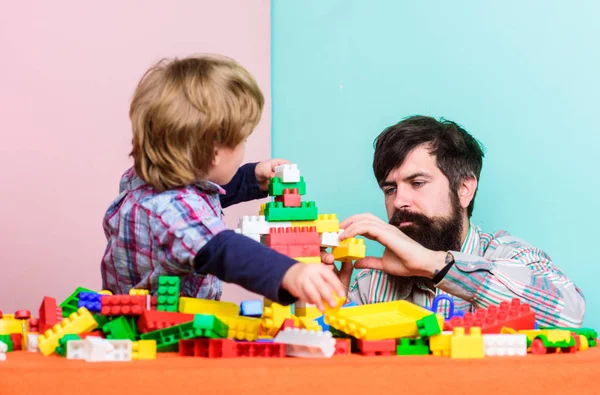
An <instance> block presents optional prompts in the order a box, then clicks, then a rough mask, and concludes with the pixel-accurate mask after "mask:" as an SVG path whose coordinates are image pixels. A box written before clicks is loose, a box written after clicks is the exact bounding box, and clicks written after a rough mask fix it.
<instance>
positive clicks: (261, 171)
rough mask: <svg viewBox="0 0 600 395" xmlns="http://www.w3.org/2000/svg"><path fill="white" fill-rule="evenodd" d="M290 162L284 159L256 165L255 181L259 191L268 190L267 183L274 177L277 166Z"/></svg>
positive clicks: (270, 160)
mask: <svg viewBox="0 0 600 395" xmlns="http://www.w3.org/2000/svg"><path fill="white" fill-rule="evenodd" d="M289 163H290V161H288V160H286V159H269V160H266V161H264V162H260V163H258V164H257V165H256V169H255V170H254V172H255V173H256V181H257V182H258V185H259V186H260V190H261V191H267V190H269V181H270V180H271V178H273V177H275V168H276V167H277V166H279V165H287V164H289Z"/></svg>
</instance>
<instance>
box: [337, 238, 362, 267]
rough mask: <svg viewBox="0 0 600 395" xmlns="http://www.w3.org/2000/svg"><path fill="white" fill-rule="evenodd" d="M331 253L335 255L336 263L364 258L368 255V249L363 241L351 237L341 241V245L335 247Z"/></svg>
mask: <svg viewBox="0 0 600 395" xmlns="http://www.w3.org/2000/svg"><path fill="white" fill-rule="evenodd" d="M331 253H332V254H333V259H335V260H336V261H345V260H352V261H353V260H356V259H360V258H364V257H365V255H366V253H367V247H366V246H365V241H364V240H363V239H356V238H354V237H351V238H349V239H344V240H342V241H340V245H339V246H338V247H333V248H332V250H331Z"/></svg>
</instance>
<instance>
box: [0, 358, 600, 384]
mask: <svg viewBox="0 0 600 395" xmlns="http://www.w3.org/2000/svg"><path fill="white" fill-rule="evenodd" d="M599 375H600V348H591V349H589V350H586V351H583V352H579V353H576V354H552V355H527V356H526V357H487V358H485V359H480V360H452V359H450V358H444V357H434V356H402V357H401V356H390V357H363V356H360V355H343V356H334V357H333V358H331V359H300V358H230V359H204V358H192V357H179V356H178V355H176V354H173V353H166V354H159V356H158V358H157V359H156V360H154V361H133V362H118V363H107V362H104V363H91V362H85V361H75V360H72V361H71V360H67V359H65V358H61V357H58V356H56V355H54V356H50V357H43V356H42V355H41V354H33V353H28V352H24V351H16V352H11V353H8V354H7V360H6V361H4V362H0V394H2V395H12V394H19V395H25V394H32V395H37V394H48V395H54V394H74V395H75V394H93V395H95V394H98V395H100V394H101V395H108V394H121V393H122V394H128V395H136V394H144V395H149V394H162V395H172V394H257V395H258V394H260V395H264V394H279V395H295V394H299V395H300V394H301V395H320V394H323V395H330V394H344V395H347V394H364V395H371V394H374V395H381V394H384V393H385V394H388V393H389V394H400V393H407V394H414V395H421V394H436V395H444V394H457V395H461V394H475V393H476V394H484V395H491V394H526V395H533V394H577V395H581V394H600V380H598V376H599Z"/></svg>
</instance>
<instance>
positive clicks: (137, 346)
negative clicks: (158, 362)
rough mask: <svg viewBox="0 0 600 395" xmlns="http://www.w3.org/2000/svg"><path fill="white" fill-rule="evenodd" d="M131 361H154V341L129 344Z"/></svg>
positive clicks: (139, 341)
mask: <svg viewBox="0 0 600 395" xmlns="http://www.w3.org/2000/svg"><path fill="white" fill-rule="evenodd" d="M131 358H132V359H156V340H138V341H136V342H133V343H131Z"/></svg>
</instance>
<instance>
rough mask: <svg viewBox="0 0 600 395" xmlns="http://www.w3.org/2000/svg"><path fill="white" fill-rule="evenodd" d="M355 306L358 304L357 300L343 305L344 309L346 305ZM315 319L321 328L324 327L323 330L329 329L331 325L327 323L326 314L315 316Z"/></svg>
mask: <svg viewBox="0 0 600 395" xmlns="http://www.w3.org/2000/svg"><path fill="white" fill-rule="evenodd" d="M353 306H358V305H357V304H356V302H347V303H346V304H344V305H343V306H342V309H343V308H345V307H353ZM315 321H317V323H318V324H319V325H320V326H321V328H322V329H323V332H325V331H328V330H329V325H327V324H326V323H325V316H324V315H322V316H320V317H317V318H315Z"/></svg>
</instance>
